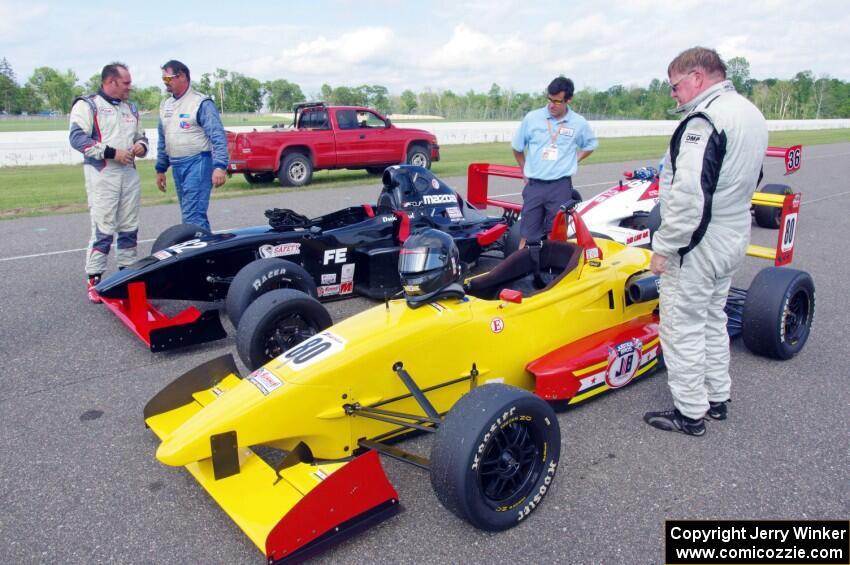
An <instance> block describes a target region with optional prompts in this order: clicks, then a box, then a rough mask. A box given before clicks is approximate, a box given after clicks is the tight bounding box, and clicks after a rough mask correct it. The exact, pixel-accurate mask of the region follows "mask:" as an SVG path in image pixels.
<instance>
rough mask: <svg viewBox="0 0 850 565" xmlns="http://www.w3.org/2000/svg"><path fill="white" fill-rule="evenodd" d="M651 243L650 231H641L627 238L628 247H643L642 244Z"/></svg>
mask: <svg viewBox="0 0 850 565" xmlns="http://www.w3.org/2000/svg"><path fill="white" fill-rule="evenodd" d="M644 242H646V243H649V230H643V231H639V232H637V233H635V234H632V235H630V236H628V237H626V241H625V243H626V245H641V244H642V243H644Z"/></svg>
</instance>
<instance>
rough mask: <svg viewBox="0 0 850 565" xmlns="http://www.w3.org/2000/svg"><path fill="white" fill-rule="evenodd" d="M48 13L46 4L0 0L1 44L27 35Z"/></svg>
mask: <svg viewBox="0 0 850 565" xmlns="http://www.w3.org/2000/svg"><path fill="white" fill-rule="evenodd" d="M46 14H47V6H45V5H44V4H30V3H18V2H0V45H4V44H6V43H11V42H14V41H17V40H19V39H21V38H24V37H26V36H27V35H29V34H30V33H32V30H33V28H34V27H37V24H38V21H37V20H38V19H39V18H42V17H44V16H45V15H46Z"/></svg>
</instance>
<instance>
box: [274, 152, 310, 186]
mask: <svg viewBox="0 0 850 565" xmlns="http://www.w3.org/2000/svg"><path fill="white" fill-rule="evenodd" d="M278 177H279V178H280V186H306V185H308V184H310V181H311V180H313V162H312V161H310V157H308V156H307V155H304V154H303V153H290V154H289V155H284V157H283V158H282V159H281V160H280V172H279V173H278Z"/></svg>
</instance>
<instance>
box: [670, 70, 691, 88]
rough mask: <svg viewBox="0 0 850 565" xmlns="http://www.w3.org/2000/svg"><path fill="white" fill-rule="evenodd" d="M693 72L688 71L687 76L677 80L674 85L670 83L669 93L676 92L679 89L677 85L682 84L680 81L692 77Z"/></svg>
mask: <svg viewBox="0 0 850 565" xmlns="http://www.w3.org/2000/svg"><path fill="white" fill-rule="evenodd" d="M695 72H696V71H688V74H686V75H685V76H683V77H682V78H680V79H679V80H677V81H676V83H675V84H673V83H670V92H676V89H677V88H679V85H680V84H682V81H683V80H685V79H686V78H688V75H692V74H694V73H695Z"/></svg>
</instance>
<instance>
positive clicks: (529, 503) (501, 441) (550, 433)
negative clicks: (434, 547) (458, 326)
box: [431, 384, 561, 531]
mask: <svg viewBox="0 0 850 565" xmlns="http://www.w3.org/2000/svg"><path fill="white" fill-rule="evenodd" d="M435 435H436V437H435V439H434V445H433V447H432V449H431V486H432V487H433V488H434V492H435V493H436V495H437V498H438V499H439V500H440V502H441V503H442V504H443V506H445V507H446V508H448V509H449V510H451V511H452V512H453V513H454V514H455V515H457V516H458V517H460V518H463V519H464V520H467V521H468V522H469V523H471V524H472V525H473V526H475V527H477V528H480V529H482V530H489V531H498V530H505V529H508V528H511V527H513V526H516V525H517V524H518V523H519V522H521V521H522V520H524V519H525V518H526V517H527V516H528V515H529V514H530V513H531V512H532V511H534V510H535V509H536V508H537V507H538V506H539V505H540V503H541V502H542V499H543V497H544V496H545V495H546V493H547V492H548V490H549V489H550V488H551V487H552V481H553V479H554V477H555V471H556V470H557V468H558V457H559V455H560V452H561V432H560V428H559V427H558V419H557V417H556V416H555V412H554V410H552V407H551V406H549V404H548V403H546V402H545V401H544V400H542V399H541V398H539V397H537V396H534V395H533V394H531V393H529V392H526V391H524V390H521V389H518V388H516V387H512V386H507V385H503V384H487V385H484V386H480V387H478V388H476V389H473V390H472V391H471V392H470V393H469V394H466V395H465V396H463V397H461V399H460V400H458V402H457V403H456V404H455V405H454V407H453V408H452V409H451V410H450V411H449V413H448V414H447V415H446V418H445V421H444V422H443V423H442V424H441V425H440V427H439V428H438V430H437V433H436V434H435Z"/></svg>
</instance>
